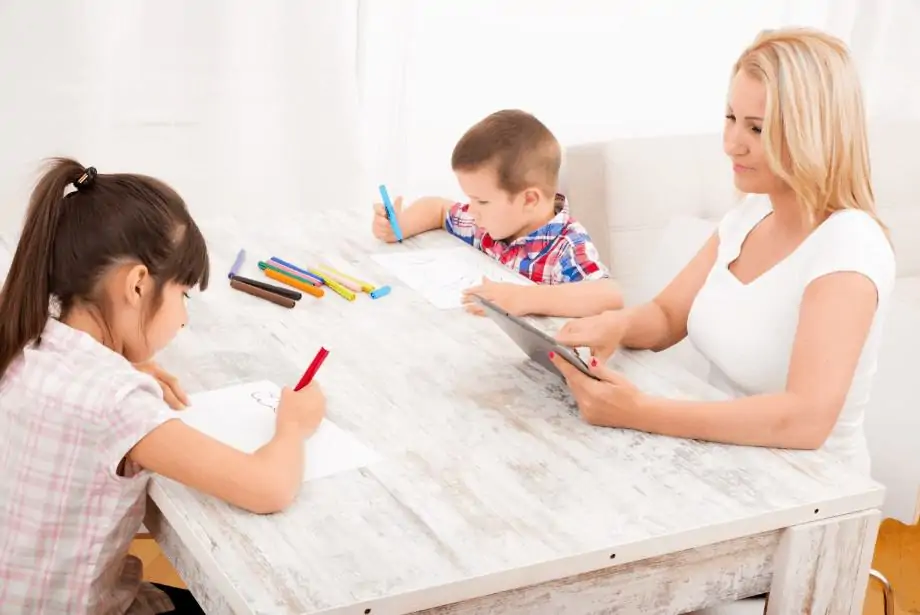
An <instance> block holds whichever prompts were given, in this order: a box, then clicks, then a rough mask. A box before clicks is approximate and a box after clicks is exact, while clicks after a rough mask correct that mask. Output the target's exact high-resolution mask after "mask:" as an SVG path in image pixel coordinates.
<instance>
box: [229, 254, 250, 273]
mask: <svg viewBox="0 0 920 615" xmlns="http://www.w3.org/2000/svg"><path fill="white" fill-rule="evenodd" d="M244 258H246V250H240V251H239V253H238V254H237V255H236V260H235V261H233V267H230V273H229V274H228V275H227V277H228V278H230V279H231V280H232V279H233V276H235V275H236V274H238V273H239V272H240V267H242V266H243V259H244Z"/></svg>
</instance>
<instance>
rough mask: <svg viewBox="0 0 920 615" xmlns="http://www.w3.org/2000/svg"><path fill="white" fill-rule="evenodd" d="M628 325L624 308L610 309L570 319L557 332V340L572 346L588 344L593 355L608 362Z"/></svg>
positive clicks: (564, 344)
mask: <svg viewBox="0 0 920 615" xmlns="http://www.w3.org/2000/svg"><path fill="white" fill-rule="evenodd" d="M626 326H627V315H626V314H625V313H624V310H610V311H607V312H602V313H600V314H598V315H596V316H586V317H585V318H578V319H576V320H570V321H569V322H567V323H566V324H565V325H564V326H563V327H562V329H560V330H559V333H557V334H556V341H557V342H559V343H560V344H562V345H563V346H569V347H571V348H578V347H580V346H587V347H588V348H590V349H591V355H592V356H594V357H596V358H597V359H598V360H599V361H602V362H606V361H607V359H609V358H610V355H612V354H613V353H614V352H615V351H616V349H617V348H618V347H619V346H620V342H621V341H622V340H623V336H624V335H625V334H626Z"/></svg>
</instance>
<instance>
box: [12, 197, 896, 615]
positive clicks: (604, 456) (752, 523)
mask: <svg viewBox="0 0 920 615" xmlns="http://www.w3.org/2000/svg"><path fill="white" fill-rule="evenodd" d="M270 211H271V209H270V208H269V207H266V208H265V212H266V213H268V214H269V215H268V216H267V217H266V218H263V219H261V220H260V221H259V222H258V224H256V223H255V222H256V221H257V220H256V218H253V219H251V220H243V219H240V218H233V217H230V216H229V215H228V216H227V217H224V218H222V217H219V216H216V217H210V218H206V219H201V220H200V224H201V226H202V227H203V230H204V231H205V234H206V236H207V237H208V239H209V241H210V243H211V250H212V265H213V268H214V269H213V275H212V288H211V289H209V290H208V291H207V292H206V293H203V294H202V295H195V296H193V299H192V300H191V301H190V312H191V322H190V325H189V327H188V328H187V330H185V331H183V332H182V333H181V334H180V336H179V338H178V340H177V341H176V342H175V344H174V345H173V346H172V347H171V348H170V349H168V350H167V351H166V352H165V353H164V354H163V356H162V357H160V360H161V362H162V363H163V364H164V365H165V366H166V367H167V368H168V369H170V370H171V371H173V372H174V373H176V374H178V375H179V376H180V377H181V380H182V382H183V383H184V385H185V386H186V388H187V389H188V390H189V391H190V392H197V391H202V390H207V389H212V388H218V387H223V386H226V385H230V384H234V383H239V382H245V381H251V380H260V379H270V380H273V381H275V382H276V383H278V384H285V383H293V382H296V380H297V378H298V377H299V376H300V375H301V373H302V370H303V369H304V366H305V365H306V363H308V362H309V360H310V359H311V358H312V357H313V354H314V353H315V352H316V350H317V349H318V347H319V346H320V345H325V346H326V347H327V348H329V349H330V350H331V354H330V356H329V358H328V360H327V361H326V363H325V365H324V366H323V368H322V370H321V371H320V374H319V376H318V381H319V382H320V383H321V384H322V386H323V387H324V390H325V392H326V395H327V397H328V415H329V417H330V418H331V419H332V420H334V421H335V422H336V423H337V424H338V425H340V426H341V427H343V428H345V429H347V430H349V431H352V432H353V433H355V434H356V435H357V436H358V437H359V438H360V439H361V440H362V441H363V442H365V443H366V444H368V445H369V446H370V447H372V448H373V449H375V450H376V451H377V452H378V453H380V454H381V455H382V457H383V461H382V462H380V463H378V464H376V465H373V466H370V467H367V468H364V469H361V470H357V471H351V472H347V473H342V474H338V475H335V476H331V477H328V478H325V479H321V480H318V481H313V482H308V483H305V484H304V488H303V491H302V493H301V495H300V497H299V499H298V500H297V502H296V503H295V504H294V505H293V506H292V507H291V508H290V509H289V510H287V511H285V512H283V513H281V514H277V515H273V516H256V515H251V514H247V513H245V512H242V511H240V510H237V509H234V508H232V507H230V506H228V505H226V504H224V503H222V502H219V501H217V500H215V499H213V498H210V497H206V496H203V495H200V494H198V493H196V492H193V491H191V490H189V489H186V488H184V487H182V486H181V485H178V484H175V483H172V482H171V481H167V480H163V479H157V480H156V488H155V490H154V491H155V496H156V498H157V501H158V503H160V504H161V506H160V508H161V510H163V512H164V514H166V515H167V517H170V519H169V520H170V523H172V524H174V525H179V526H181V527H183V528H185V531H186V532H187V534H188V536H187V538H188V537H189V536H190V537H193V538H192V539H191V540H190V541H187V542H188V544H187V545H186V546H187V548H188V549H189V550H190V551H191V552H192V554H193V555H194V556H195V557H196V558H198V559H199V560H202V561H207V562H209V564H208V565H207V566H203V568H202V574H212V575H213V574H214V570H219V571H220V573H219V576H220V578H219V579H213V582H214V583H215V584H218V585H220V586H221V587H222V588H225V591H227V590H229V591H231V593H232V594H233V595H232V596H230V597H228V602H229V603H230V604H231V605H234V606H240V605H242V604H244V603H245V605H246V607H247V612H252V613H266V614H267V613H282V612H290V613H295V612H296V613H330V612H341V613H362V612H367V611H366V610H365V609H371V611H370V612H372V613H374V614H379V613H389V612H404V611H408V610H413V609H422V608H428V607H432V606H436V605H438V604H443V603H446V602H451V601H456V600H461V599H467V598H471V597H474V596H477V595H481V594H485V593H491V592H496V591H502V590H506V589H510V588H513V587H519V586H524V585H530V584H534V583H537V582H543V581H547V580H550V579H555V578H560V577H564V576H568V575H574V574H579V573H583V572H586V571H590V570H595V569H599V568H603V567H606V566H610V565H613V564H619V563H623V562H628V561H633V560H636V559H641V558H645V557H651V556H655V555H660V554H665V553H671V552H675V551H679V550H682V549H688V548H694V547H697V546H702V545H706V544H711V543H714V542H719V541H724V540H729V539H732V538H737V537H740V536H745V535H750V534H755V533H758V532H763V531H768V530H772V529H776V528H782V527H788V526H790V525H795V524H798V523H803V522H806V521H812V520H814V519H816V518H823V517H827V516H832V515H837V514H842V513H845V512H850V511H857V510H863V509H867V508H872V507H876V506H878V505H879V504H880V503H881V501H882V497H883V491H882V489H881V487H879V486H878V485H877V484H875V483H873V482H872V481H870V480H868V479H865V478H861V477H859V476H855V475H853V474H851V473H850V472H849V471H848V470H845V469H843V468H842V467H840V466H839V465H837V464H836V463H835V462H832V461H830V460H829V458H828V457H826V456H825V455H824V454H822V453H820V452H815V453H804V452H785V451H782V452H781V451H773V450H765V449H756V448H745V447H732V446H721V445H713V444H706V443H699V442H694V441H686V440H678V439H671V438H664V437H657V436H650V435H646V434H640V433H633V432H625V431H619V430H611V429H601V428H595V427H591V426H589V425H587V424H585V423H584V422H582V421H581V420H580V419H579V418H578V415H577V411H576V409H575V407H574V405H573V404H572V402H571V400H570V397H569V395H568V393H567V391H566V389H565V388H564V387H563V385H562V384H561V382H559V381H557V380H556V379H555V378H554V377H553V376H552V375H550V374H547V373H544V372H543V371H542V370H541V369H540V368H539V367H536V366H533V365H530V364H528V363H527V362H525V359H524V356H523V354H522V353H521V352H520V351H519V350H518V349H517V347H516V346H515V345H514V344H513V343H512V342H511V341H510V340H508V339H507V338H506V337H505V336H504V335H503V334H502V333H501V332H500V331H499V330H498V329H497V327H495V325H493V324H492V323H491V322H490V321H488V320H486V319H481V318H477V317H474V316H469V315H466V314H464V313H462V312H459V311H439V310H436V309H435V308H434V307H433V306H431V305H430V304H428V303H427V301H426V300H425V299H424V298H422V297H421V296H419V295H417V294H415V293H414V292H412V291H410V290H409V289H407V288H405V287H403V286H402V285H401V284H400V282H399V281H398V280H397V279H395V278H392V277H391V276H390V275H389V274H388V273H387V271H386V270H384V269H382V268H381V267H379V266H378V265H377V264H376V263H375V262H374V261H373V260H372V259H371V258H369V254H370V253H371V252H373V251H380V250H387V249H389V250H411V249H414V248H416V247H419V246H423V247H436V246H456V245H458V244H457V243H456V240H454V239H452V238H450V237H447V236H446V235H444V234H443V233H433V234H429V235H427V236H424V237H420V238H416V239H414V240H411V241H409V242H406V244H405V245H403V246H384V245H382V244H379V243H378V242H376V241H375V240H373V238H372V237H370V235H369V217H368V216H369V211H367V210H366V209H362V210H361V211H348V210H339V209H336V207H335V206H331V205H330V206H327V208H326V210H325V212H324V213H322V214H317V213H316V211H315V210H313V211H312V212H311V213H310V215H306V213H304V215H303V216H301V215H298V214H297V213H296V212H290V211H285V212H284V214H285V216H284V217H283V219H280V217H278V218H274V219H273V218H272V217H271V215H270ZM7 241H8V242H9V241H10V237H9V236H7ZM239 248H246V250H247V252H248V254H249V258H248V262H247V268H246V269H244V271H243V272H242V273H247V274H249V275H253V276H257V275H258V273H257V270H256V269H255V261H256V260H258V259H267V258H268V257H270V256H279V257H281V258H283V259H286V260H290V261H293V262H295V263H302V264H309V263H311V262H315V260H316V259H317V258H320V257H321V258H326V259H331V260H333V261H337V262H339V263H346V264H349V265H350V267H351V268H352V269H353V270H355V271H357V272H360V273H361V274H362V277H364V278H367V279H369V281H371V282H374V283H377V284H384V283H386V284H390V285H391V286H392V287H393V292H392V293H391V295H390V296H388V297H386V298H384V299H381V300H377V301H372V300H370V299H369V298H367V297H359V298H358V300H357V301H355V302H346V301H345V300H343V299H341V298H340V297H338V296H336V295H334V294H331V293H327V296H326V297H324V298H323V299H321V300H313V299H312V298H310V297H307V296H305V297H304V299H303V300H302V301H301V302H300V304H299V305H298V306H297V307H296V308H295V309H293V310H285V309H282V308H279V307H277V306H274V305H271V304H268V303H267V302H263V301H260V300H256V299H254V298H251V297H248V296H246V295H243V294H242V293H238V292H235V291H231V290H230V289H229V287H228V284H227V283H226V281H225V276H226V272H227V271H228V270H229V267H230V265H231V263H232V261H233V259H234V257H235V256H236V253H237V250H238V249H239ZM553 324H558V323H551V322H550V323H547V325H548V326H550V325H553ZM616 364H617V365H619V366H620V367H621V368H622V369H623V371H624V372H625V373H626V374H627V375H628V376H630V377H631V378H633V380H634V381H635V382H636V383H637V384H638V385H639V386H640V388H643V389H645V390H649V391H653V392H656V393H659V394H663V395H682V396H689V397H701V396H711V395H713V394H714V392H713V391H712V390H711V389H709V388H708V387H707V386H706V385H704V384H703V383H701V382H699V381H697V380H696V379H694V378H693V377H691V376H689V375H687V374H684V373H682V372H679V371H676V370H674V368H672V367H669V366H667V365H665V364H664V363H662V362H661V361H658V360H656V357H654V356H651V355H647V354H636V355H634V354H625V353H624V354H623V355H621V356H620V358H618V359H617V360H616ZM189 454H194V451H190V452H189ZM208 571H210V572H208Z"/></svg>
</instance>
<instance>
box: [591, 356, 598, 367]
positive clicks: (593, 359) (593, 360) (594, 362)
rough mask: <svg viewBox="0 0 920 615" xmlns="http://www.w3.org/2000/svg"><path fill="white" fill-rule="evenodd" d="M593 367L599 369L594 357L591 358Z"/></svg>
mask: <svg viewBox="0 0 920 615" xmlns="http://www.w3.org/2000/svg"><path fill="white" fill-rule="evenodd" d="M591 367H597V359H595V358H594V357H592V358H591Z"/></svg>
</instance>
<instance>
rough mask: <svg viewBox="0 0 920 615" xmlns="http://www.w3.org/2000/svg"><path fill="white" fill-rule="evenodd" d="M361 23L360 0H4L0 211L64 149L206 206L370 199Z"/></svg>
mask: <svg viewBox="0 0 920 615" xmlns="http://www.w3.org/2000/svg"><path fill="white" fill-rule="evenodd" d="M356 31H357V2H356V0H335V1H331V2H300V1H299V0H273V1H267V2H259V3H252V2H248V1H244V0H227V1H224V0H204V1H202V2H185V1H183V0H158V1H152V0H94V2H81V1H77V0H72V1H71V0H68V1H63V0H62V1H60V2H58V1H53V0H5V1H4V2H2V3H0V83H3V95H2V96H0V126H2V127H3V128H2V130H0V204H2V210H0V211H2V217H0V224H3V226H4V227H7V226H9V224H11V223H15V222H18V220H19V218H20V216H21V215H22V212H23V210H24V206H25V199H26V196H27V193H28V190H29V188H30V184H31V181H32V180H33V179H34V177H35V174H36V167H37V165H38V163H39V161H40V160H41V159H42V158H45V157H48V156H53V155H69V156H75V157H77V158H78V159H79V160H80V161H81V162H83V163H85V164H92V165H95V166H96V167H97V168H98V169H99V170H100V172H111V171H115V170H119V171H138V172H144V173H148V174H152V175H159V176H161V177H162V178H163V179H165V180H167V181H168V182H170V183H172V184H174V185H175V186H176V187H177V188H178V189H179V190H180V192H182V194H183V195H184V196H185V197H186V200H187V201H188V202H189V205H190V207H191V208H192V209H193V210H194V211H195V212H201V213H203V214H206V215H210V214H218V215H236V216H256V215H262V214H263V213H264V212H265V208H266V207H267V206H270V205H271V203H272V202H273V201H275V200H277V199H286V200H292V201H295V202H301V203H303V206H304V208H307V207H309V206H319V205H323V206H326V205H334V204H336V203H339V202H342V201H344V202H348V201H357V200H358V199H359V198H360V197H359V196H358V192H357V188H358V186H359V184H358V181H357V180H358V177H357V176H356V172H355V169H356V168H357V166H358V160H359V158H358V156H359V152H358V149H357V137H358V130H357V128H356V123H357V118H358V113H357V84H356V80H355V62H356V59H355V37H356ZM315 169H324V172H322V173H316V172H314V170H315ZM370 196H371V194H370V193H368V197H367V198H368V199H369V198H370Z"/></svg>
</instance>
